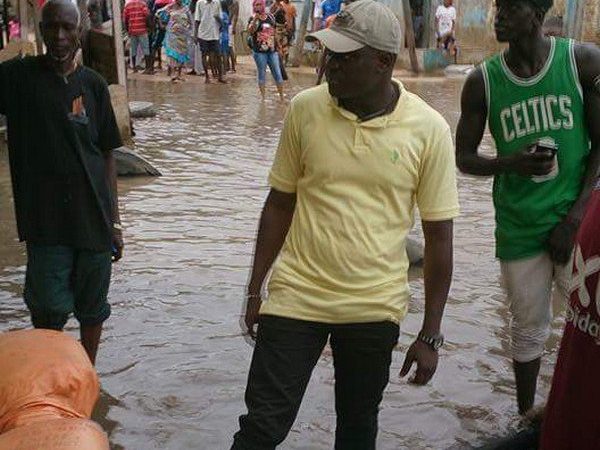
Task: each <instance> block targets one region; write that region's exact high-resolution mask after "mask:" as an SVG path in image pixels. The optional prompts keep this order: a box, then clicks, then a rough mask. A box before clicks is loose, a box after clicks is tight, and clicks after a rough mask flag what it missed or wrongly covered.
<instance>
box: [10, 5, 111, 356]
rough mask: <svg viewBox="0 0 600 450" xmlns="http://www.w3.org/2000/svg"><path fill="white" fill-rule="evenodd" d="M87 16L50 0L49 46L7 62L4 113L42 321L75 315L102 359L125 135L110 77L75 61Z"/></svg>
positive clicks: (30, 286)
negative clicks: (119, 154)
mask: <svg viewBox="0 0 600 450" xmlns="http://www.w3.org/2000/svg"><path fill="white" fill-rule="evenodd" d="M80 19H81V18H80V15H79V10H78V9H77V7H75V6H74V5H73V4H72V3H71V2H70V0H50V1H49V2H48V3H46V5H45V6H44V9H43V12H42V24H41V25H42V35H43V37H44V42H45V44H46V47H47V53H46V54H45V55H43V56H37V57H28V58H24V59H15V60H11V61H8V62H6V63H4V64H0V113H1V114H4V115H6V116H7V120H8V148H9V156H10V167H11V175H12V182H13V194H14V199H15V209H16V216H17V227H18V231H19V238H20V239H21V241H26V242H27V274H26V280H25V294H24V296H25V302H26V303H27V306H28V308H29V310H30V313H31V319H32V322H33V325H34V326H35V327H36V328H49V329H56V330H62V329H63V327H64V325H65V323H66V321H67V320H68V317H69V315H70V314H71V313H75V317H76V318H77V319H78V320H79V322H80V324H81V341H82V344H83V346H84V347H85V349H86V351H87V353H88V355H89V357H90V359H91V361H92V362H94V361H95V358H96V353H97V350H98V343H99V341H100V335H101V332H102V324H103V322H104V321H105V320H106V319H107V318H108V317H109V315H110V306H109V304H108V302H107V293H108V287H109V283H110V274H111V259H112V260H118V259H120V258H121V256H122V251H123V238H122V234H121V225H120V219H119V208H118V201H117V189H116V171H115V161H114V158H113V155H112V150H113V149H114V148H117V147H119V146H121V138H120V135H119V131H118V128H117V125H116V121H115V116H114V112H113V110H112V106H111V103H110V96H109V93H108V87H107V85H106V82H105V81H104V80H103V79H102V78H101V77H100V75H98V74H97V73H95V72H93V71H92V70H90V69H88V68H86V67H78V66H77V65H76V63H75V61H74V57H75V53H76V52H77V49H78V47H79V43H80V40H79V35H80V31H81V20H80Z"/></svg>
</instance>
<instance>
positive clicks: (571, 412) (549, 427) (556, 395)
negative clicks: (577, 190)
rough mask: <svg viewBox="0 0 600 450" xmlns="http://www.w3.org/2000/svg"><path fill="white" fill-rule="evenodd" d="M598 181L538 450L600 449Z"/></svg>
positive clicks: (582, 236) (585, 224) (584, 225)
mask: <svg viewBox="0 0 600 450" xmlns="http://www.w3.org/2000/svg"><path fill="white" fill-rule="evenodd" d="M599 278H600V183H599V185H598V186H597V187H596V190H595V191H594V193H593V194H592V199H591V201H590V204H589V206H588V210H587V214H586V216H585V219H584V221H583V223H582V225H581V228H580V230H579V233H578V235H577V243H576V247H575V257H574V261H573V278H572V285H571V289H572V294H571V301H570V304H569V307H568V310H567V325H566V327H565V333H564V336H563V339H562V343H561V346H560V352H559V354H558V361H557V363H556V368H555V371H554V380H553V383H552V390H551V392H550V398H549V400H548V405H547V406H546V414H545V420H544V426H543V429H542V439H541V443H540V450H596V449H600V410H599V407H600V283H599Z"/></svg>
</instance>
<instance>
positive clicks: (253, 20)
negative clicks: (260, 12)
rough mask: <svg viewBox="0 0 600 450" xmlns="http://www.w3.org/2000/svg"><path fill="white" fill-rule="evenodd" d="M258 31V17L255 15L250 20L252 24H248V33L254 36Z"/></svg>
mask: <svg viewBox="0 0 600 450" xmlns="http://www.w3.org/2000/svg"><path fill="white" fill-rule="evenodd" d="M257 29H258V16H257V15H254V17H252V18H251V19H250V23H249V24H248V33H249V34H251V35H252V34H254V33H256V30H257Z"/></svg>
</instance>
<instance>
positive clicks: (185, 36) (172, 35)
mask: <svg viewBox="0 0 600 450" xmlns="http://www.w3.org/2000/svg"><path fill="white" fill-rule="evenodd" d="M166 11H167V12H168V14H169V23H168V25H167V34H166V36H165V44H164V46H165V53H166V54H167V57H168V58H169V73H170V76H171V81H172V82H173V83H178V82H180V81H185V80H184V78H183V74H182V72H183V66H184V65H185V64H186V63H187V62H188V61H189V60H190V51H189V43H190V36H191V35H192V34H193V29H194V19H193V18H192V14H191V13H190V10H189V8H188V7H186V6H184V5H183V2H182V0H175V3H172V4H171V5H169V6H167V8H166Z"/></svg>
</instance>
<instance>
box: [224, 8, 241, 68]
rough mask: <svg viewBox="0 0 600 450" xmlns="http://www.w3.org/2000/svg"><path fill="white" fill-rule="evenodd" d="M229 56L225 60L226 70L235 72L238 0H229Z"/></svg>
mask: <svg viewBox="0 0 600 450" xmlns="http://www.w3.org/2000/svg"><path fill="white" fill-rule="evenodd" d="M228 6H229V20H230V21H231V23H230V24H229V58H228V60H227V70H231V71H232V72H235V66H236V64H237V56H236V51H235V37H236V36H237V31H238V23H239V19H240V3H239V1H238V0H230V1H229V5H228Z"/></svg>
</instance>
